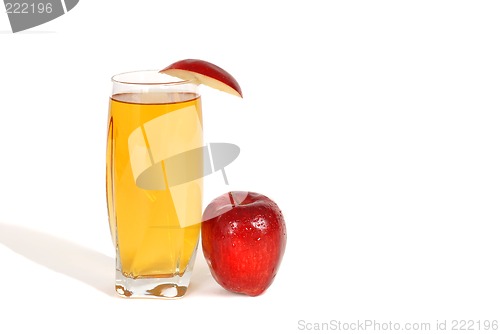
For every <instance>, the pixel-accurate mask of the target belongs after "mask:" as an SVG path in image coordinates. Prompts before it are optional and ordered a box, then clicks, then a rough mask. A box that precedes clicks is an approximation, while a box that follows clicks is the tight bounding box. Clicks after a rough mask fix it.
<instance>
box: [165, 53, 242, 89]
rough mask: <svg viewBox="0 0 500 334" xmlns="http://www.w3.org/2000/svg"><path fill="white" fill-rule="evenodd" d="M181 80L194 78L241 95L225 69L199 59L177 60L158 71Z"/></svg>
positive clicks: (199, 81)
mask: <svg viewBox="0 0 500 334" xmlns="http://www.w3.org/2000/svg"><path fill="white" fill-rule="evenodd" d="M160 73H165V74H168V75H171V76H174V77H177V78H180V79H182V80H194V81H196V82H198V83H200V84H203V85H206V86H209V87H212V88H215V89H218V90H221V91H223V92H226V93H229V94H232V95H236V96H239V97H243V93H242V92H241V88H240V85H239V84H238V82H237V81H236V79H235V78H234V77H233V76H232V75H231V74H229V73H228V72H227V71H226V70H224V69H222V68H220V67H219V66H217V65H214V64H212V63H209V62H208V61H205V60H200V59H184V60H179V61H177V62H175V63H173V64H171V65H169V66H167V67H165V68H164V69H163V70H161V71H160Z"/></svg>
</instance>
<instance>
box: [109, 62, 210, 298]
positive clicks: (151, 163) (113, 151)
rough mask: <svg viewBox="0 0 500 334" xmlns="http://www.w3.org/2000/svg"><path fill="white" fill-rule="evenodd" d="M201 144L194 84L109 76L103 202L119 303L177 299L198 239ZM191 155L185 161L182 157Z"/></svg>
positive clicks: (146, 74)
mask: <svg viewBox="0 0 500 334" xmlns="http://www.w3.org/2000/svg"><path fill="white" fill-rule="evenodd" d="M202 145H203V125H202V114H201V101H200V95H199V92H198V85H197V84H196V83H194V82H190V81H179V79H177V78H173V77H170V76H168V75H166V74H162V73H159V72H158V71H136V72H128V73H122V74H118V75H115V76H113V77H112V93H111V97H110V102H109V114H108V133H107V150H106V197H107V204H108V217H109V225H110V230H111V236H112V239H113V242H114V246H115V248H116V280H115V290H116V292H117V293H118V294H119V295H120V296H123V297H152V298H167V299H171V298H179V297H182V296H183V295H184V294H185V293H186V290H187V288H188V285H189V281H190V277H191V273H192V269H193V265H194V261H195V256H196V250H197V247H198V240H199V235H200V224H201V215H202V195H203V183H202V180H203V178H202V177H198V178H194V179H193V177H190V176H193V175H195V176H196V175H199V176H202V175H203V154H202V150H199V149H197V148H199V147H202ZM187 153H188V154H187Z"/></svg>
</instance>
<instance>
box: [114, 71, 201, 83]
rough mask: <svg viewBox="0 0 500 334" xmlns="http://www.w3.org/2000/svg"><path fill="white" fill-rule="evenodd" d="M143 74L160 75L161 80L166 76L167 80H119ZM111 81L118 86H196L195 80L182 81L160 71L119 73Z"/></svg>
mask: <svg viewBox="0 0 500 334" xmlns="http://www.w3.org/2000/svg"><path fill="white" fill-rule="evenodd" d="M141 73H144V74H146V73H148V74H156V75H158V78H160V76H164V77H165V80H157V81H154V80H139V79H134V80H132V79H129V80H125V79H121V80H119V79H118V78H119V77H120V76H133V75H139V74H141ZM175 79H177V81H174V80H175ZM111 81H112V82H113V83H117V84H123V85H141V86H158V85H159V86H175V85H186V84H193V85H196V82H195V80H194V78H193V79H180V78H176V77H173V76H170V75H168V74H164V73H161V72H160V71H159V70H136V71H128V72H122V73H118V74H115V75H113V76H111Z"/></svg>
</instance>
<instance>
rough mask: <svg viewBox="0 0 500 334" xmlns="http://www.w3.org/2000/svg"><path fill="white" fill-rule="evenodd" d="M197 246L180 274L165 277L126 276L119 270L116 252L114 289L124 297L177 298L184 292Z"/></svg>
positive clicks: (189, 277) (187, 284) (191, 271)
mask: <svg viewBox="0 0 500 334" xmlns="http://www.w3.org/2000/svg"><path fill="white" fill-rule="evenodd" d="M197 249H198V246H196V247H195V248H194V251H193V254H192V255H191V259H190V260H189V262H188V264H187V266H186V269H185V271H184V272H183V273H182V274H180V273H179V274H178V275H172V276H166V277H137V278H132V277H127V276H125V275H123V273H122V271H121V268H120V267H121V266H120V265H119V263H120V257H119V255H118V253H117V268H116V280H115V290H116V292H117V293H118V295H119V296H121V297H125V298H161V299H178V298H181V297H182V296H184V295H185V294H186V291H187V288H188V286H189V282H190V280H191V275H192V273H193V267H194V262H195V259H196V252H197Z"/></svg>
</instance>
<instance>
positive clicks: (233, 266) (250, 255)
mask: <svg viewBox="0 0 500 334" xmlns="http://www.w3.org/2000/svg"><path fill="white" fill-rule="evenodd" d="M201 241H202V248H203V254H204V256H205V259H206V260H207V263H208V266H209V268H210V271H211V273H212V276H213V277H214V278H215V280H216V281H217V283H219V284H220V285H221V286H222V287H223V288H225V289H226V290H229V291H232V292H236V293H242V294H246V295H249V296H258V295H260V294H262V293H263V292H264V291H266V289H267V288H268V287H269V286H270V285H271V283H272V282H273V280H274V277H275V276H276V274H277V272H278V268H279V266H280V263H281V259H282V257H283V254H284V252H285V246H286V227H285V220H284V218H283V214H282V213H281V210H280V209H279V208H278V205H277V204H276V203H275V202H273V201H272V200H271V199H269V198H268V197H266V196H264V195H261V194H258V193H254V192H241V191H232V192H229V193H227V194H224V195H222V196H219V197H217V198H216V199H214V200H213V201H212V202H211V203H210V204H209V205H208V206H207V208H206V209H205V211H204V212H203V222H202V225H201Z"/></svg>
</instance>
